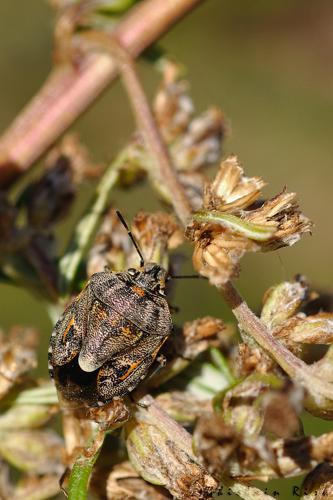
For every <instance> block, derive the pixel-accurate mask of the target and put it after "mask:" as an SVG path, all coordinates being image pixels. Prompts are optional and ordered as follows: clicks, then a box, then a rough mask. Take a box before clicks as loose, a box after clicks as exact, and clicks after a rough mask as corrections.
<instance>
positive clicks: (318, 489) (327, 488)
mask: <svg viewBox="0 0 333 500" xmlns="http://www.w3.org/2000/svg"><path fill="white" fill-rule="evenodd" d="M329 498H333V466H332V465H330V464H327V463H323V464H319V465H317V467H315V468H314V469H313V470H312V471H311V472H309V474H308V475H307V476H306V477H305V479H304V481H303V484H302V499H303V500H328V499H329Z"/></svg>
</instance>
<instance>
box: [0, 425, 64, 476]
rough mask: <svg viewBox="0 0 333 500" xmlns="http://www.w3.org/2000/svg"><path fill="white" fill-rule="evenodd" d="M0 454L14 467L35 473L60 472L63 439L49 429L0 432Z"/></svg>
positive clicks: (61, 470)
mask: <svg viewBox="0 0 333 500" xmlns="http://www.w3.org/2000/svg"><path fill="white" fill-rule="evenodd" d="M0 453H1V455H2V456H3V457H4V458H5V459H6V460H7V462H9V463H10V464H11V465H13V466H14V467H16V468H18V469H20V470H23V471H27V472H29V473H36V474H62V472H63V470H64V466H63V464H62V454H63V441H62V439H60V437H59V436H58V435H57V434H56V433H55V432H54V431H51V430H50V431H49V430H31V431H30V430H18V429H16V430H15V431H6V432H2V433H1V439H0Z"/></svg>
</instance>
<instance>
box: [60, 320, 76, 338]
mask: <svg viewBox="0 0 333 500" xmlns="http://www.w3.org/2000/svg"><path fill="white" fill-rule="evenodd" d="M74 324H75V319H74V318H72V319H71V320H70V322H69V323H68V325H67V327H66V330H65V331H64V334H63V336H62V341H63V342H65V340H66V336H67V334H68V332H69V330H70V329H71V326H73V325H74Z"/></svg>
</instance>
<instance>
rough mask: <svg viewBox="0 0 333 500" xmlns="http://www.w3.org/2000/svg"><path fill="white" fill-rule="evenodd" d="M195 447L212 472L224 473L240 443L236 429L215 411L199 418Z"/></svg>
mask: <svg viewBox="0 0 333 500" xmlns="http://www.w3.org/2000/svg"><path fill="white" fill-rule="evenodd" d="M193 438H194V448H195V451H196V453H197V454H198V455H199V456H200V457H201V458H202V461H203V464H204V466H205V467H206V468H207V470H208V471H209V472H210V473H211V474H218V475H220V474H222V473H223V471H224V469H225V468H226V464H227V461H228V459H229V458H230V456H231V455H232V454H233V453H234V451H235V449H236V447H237V446H238V445H239V439H238V437H237V434H236V432H235V430H234V429H233V428H232V427H231V426H229V425H227V424H226V423H225V422H224V420H223V418H222V417H221V416H220V415H218V414H214V413H210V414H208V415H204V416H202V417H200V418H199V420H198V422H197V424H196V426H195V430H194V435H193Z"/></svg>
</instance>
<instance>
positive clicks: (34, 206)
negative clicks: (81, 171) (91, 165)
mask: <svg viewBox="0 0 333 500" xmlns="http://www.w3.org/2000/svg"><path fill="white" fill-rule="evenodd" d="M74 195H75V188H74V183H73V175H72V169H71V165H70V160H69V158H68V157H66V156H63V155H61V156H58V157H57V159H56V161H55V162H54V163H53V164H52V165H51V166H50V167H49V168H47V170H45V172H44V174H43V175H42V177H41V178H40V179H39V180H38V181H36V182H34V183H32V184H30V185H29V186H28V188H27V190H26V191H25V193H24V195H23V196H24V199H25V200H26V208H27V217H28V222H29V224H31V226H33V227H35V228H41V229H43V228H45V229H46V228H48V227H49V226H50V225H53V224H55V223H56V222H58V221H59V220H61V219H62V218H63V217H64V216H65V215H66V214H67V212H68V210H69V208H70V206H71V205H72V202H73V200H74Z"/></svg>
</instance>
